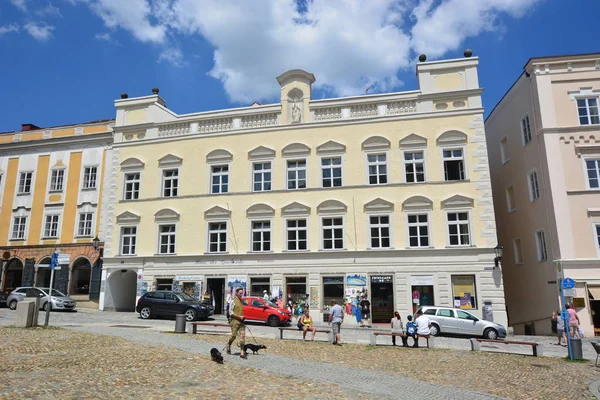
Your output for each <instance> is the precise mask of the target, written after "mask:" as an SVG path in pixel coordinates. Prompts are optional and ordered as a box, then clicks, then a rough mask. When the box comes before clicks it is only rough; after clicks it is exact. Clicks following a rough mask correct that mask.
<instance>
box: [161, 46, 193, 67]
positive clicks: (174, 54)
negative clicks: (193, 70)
mask: <svg viewBox="0 0 600 400" xmlns="http://www.w3.org/2000/svg"><path fill="white" fill-rule="evenodd" d="M163 61H166V62H168V63H170V64H171V65H174V66H175V67H178V68H181V67H185V66H187V65H189V63H188V62H187V61H185V59H184V57H183V53H182V52H181V50H180V49H179V48H178V47H169V48H167V49H165V50H164V51H163V52H162V53H160V56H158V62H159V63H160V62H163Z"/></svg>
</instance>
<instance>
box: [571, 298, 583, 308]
mask: <svg viewBox="0 0 600 400" xmlns="http://www.w3.org/2000/svg"><path fill="white" fill-rule="evenodd" d="M573 307H577V308H579V307H581V308H583V307H585V299H584V298H583V297H574V298H573Z"/></svg>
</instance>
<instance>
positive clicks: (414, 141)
mask: <svg viewBox="0 0 600 400" xmlns="http://www.w3.org/2000/svg"><path fill="white" fill-rule="evenodd" d="M413 147H427V138H424V137H423V136H419V135H417V134H414V133H411V134H410V135H408V136H405V137H403V138H402V139H400V148H401V149H410V148H413Z"/></svg>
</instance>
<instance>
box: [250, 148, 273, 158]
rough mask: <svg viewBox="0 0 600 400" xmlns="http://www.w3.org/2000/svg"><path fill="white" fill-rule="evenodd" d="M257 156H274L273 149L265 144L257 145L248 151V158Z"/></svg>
mask: <svg viewBox="0 0 600 400" xmlns="http://www.w3.org/2000/svg"><path fill="white" fill-rule="evenodd" d="M257 158H275V150H273V149H270V148H268V147H265V146H258V147H257V148H255V149H254V150H250V151H249V152H248V160H253V159H257Z"/></svg>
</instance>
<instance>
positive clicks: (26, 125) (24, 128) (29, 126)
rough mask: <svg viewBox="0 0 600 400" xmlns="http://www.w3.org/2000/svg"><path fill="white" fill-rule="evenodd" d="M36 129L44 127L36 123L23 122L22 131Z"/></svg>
mask: <svg viewBox="0 0 600 400" xmlns="http://www.w3.org/2000/svg"><path fill="white" fill-rule="evenodd" d="M36 129H42V128H40V127H39V126H36V125H34V124H21V132H25V131H35V130H36Z"/></svg>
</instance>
